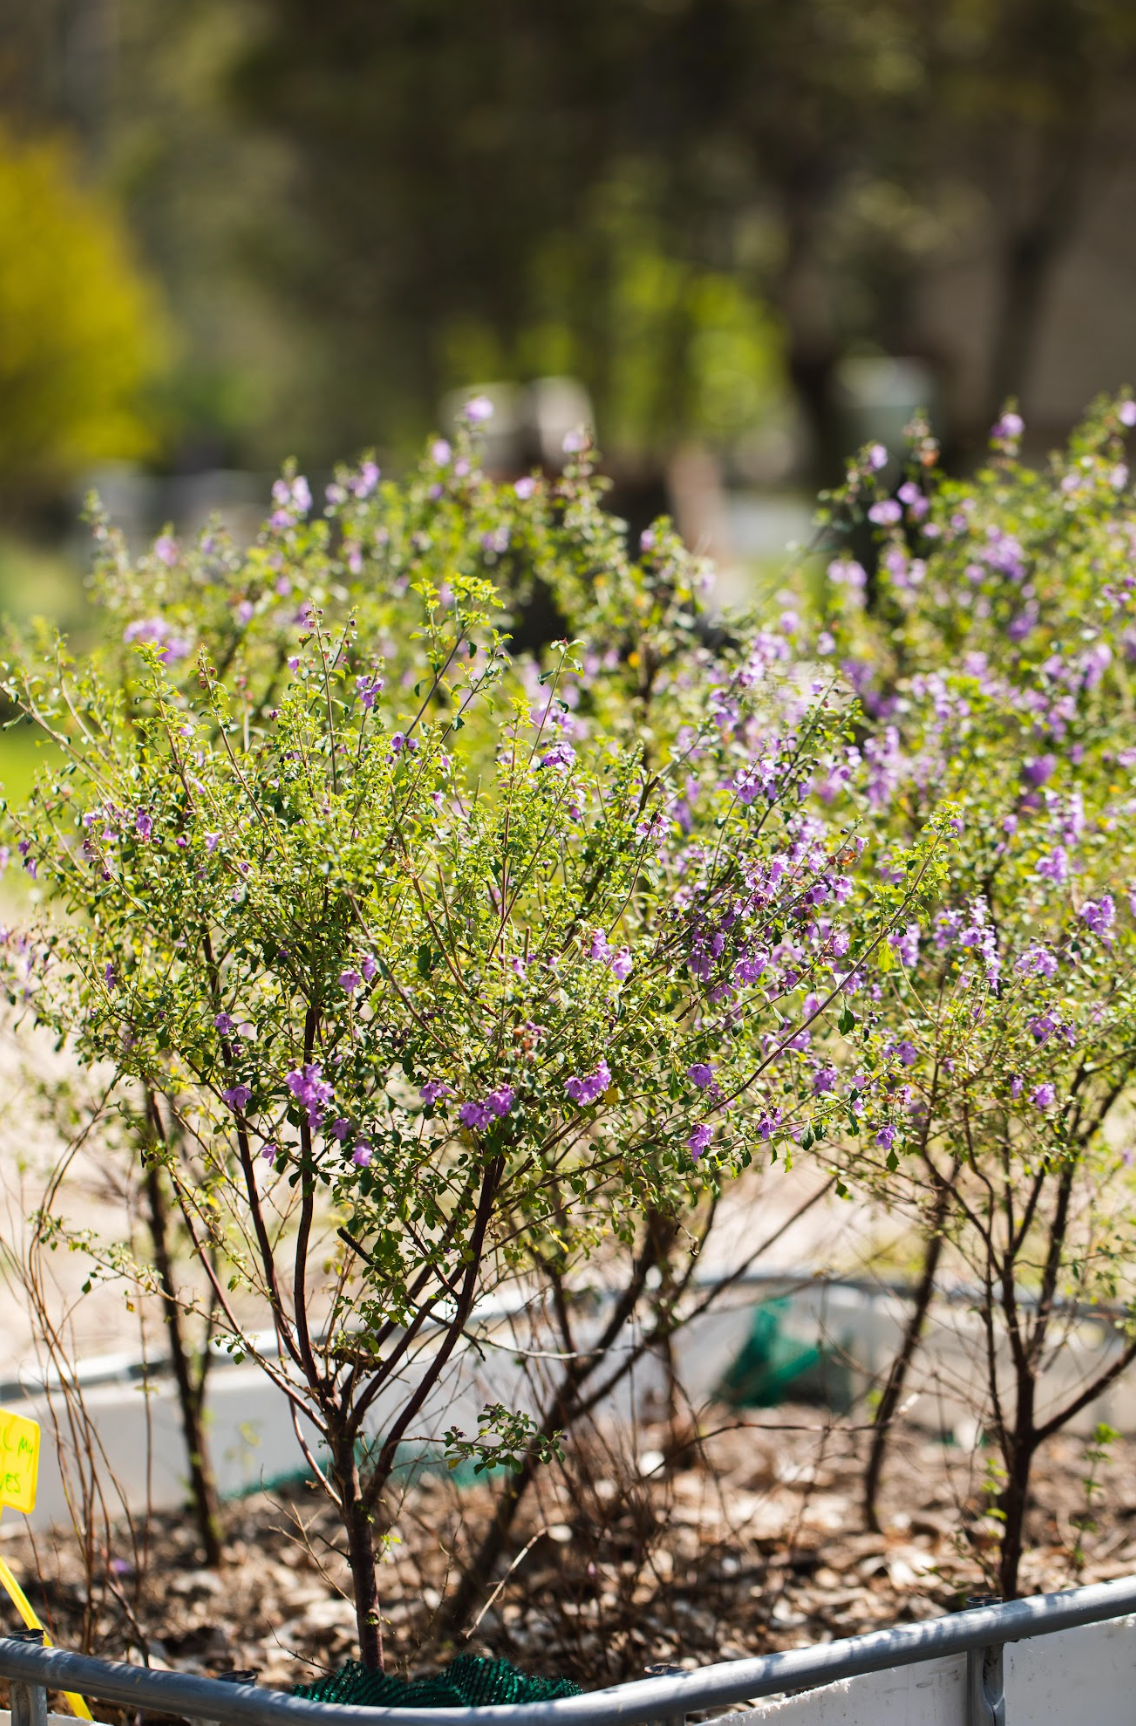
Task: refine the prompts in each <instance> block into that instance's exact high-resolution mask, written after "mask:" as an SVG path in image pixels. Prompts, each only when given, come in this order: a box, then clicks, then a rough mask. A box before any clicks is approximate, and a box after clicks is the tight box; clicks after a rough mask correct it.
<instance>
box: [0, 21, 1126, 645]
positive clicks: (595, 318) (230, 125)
mask: <svg viewBox="0 0 1136 1726" xmlns="http://www.w3.org/2000/svg"><path fill="white" fill-rule="evenodd" d="M1134 96H1136V7H1134V6H1133V5H1132V4H1131V0H540V4H539V5H536V6H533V5H531V4H520V3H519V0H483V3H482V4H481V5H479V6H477V7H461V6H454V5H453V4H452V3H451V0H383V3H382V4H381V5H375V4H374V3H373V0H318V3H317V0H181V3H180V4H179V5H177V6H176V7H170V6H169V5H168V4H165V3H164V0H36V4H35V5H31V6H30V5H28V4H27V3H26V0H0V606H3V607H5V608H7V609H9V610H11V609H15V610H17V611H19V610H26V609H28V608H29V607H32V606H35V607H38V608H40V609H45V608H46V609H49V610H52V611H54V612H55V613H56V614H57V615H62V616H64V617H67V616H68V614H69V610H74V609H75V607H76V606H77V604H78V600H77V598H76V597H75V596H76V594H77V592H78V588H77V584H76V583H74V582H73V578H72V576H70V575H69V574H68V571H69V570H72V569H77V568H78V567H79V565H78V563H77V561H76V560H77V559H78V558H79V555H80V553H79V546H80V545H81V541H80V540H79V539H77V538H76V537H75V530H74V527H73V523H74V520H75V517H76V514H77V510H78V507H79V500H80V499H81V496H82V494H83V491H84V490H85V488H86V487H87V486H88V485H90V484H92V483H94V484H97V485H98V486H99V488H100V489H101V491H102V492H103V495H104V498H105V499H106V501H107V503H108V505H109V506H110V508H111V511H112V513H113V514H115V515H116V516H117V517H119V518H120V519H121V520H123V522H124V523H125V525H127V527H128V528H129V530H130V531H131V533H132V534H133V535H134V536H135V537H139V538H140V537H142V536H143V535H146V534H149V533H152V532H155V531H157V530H158V529H159V528H160V527H161V526H162V525H163V524H164V522H166V521H167V520H169V521H172V522H173V523H174V525H175V526H176V527H177V528H179V529H189V528H192V527H193V526H194V525H196V524H198V523H200V522H201V521H203V520H204V519H205V518H206V517H207V516H208V514H209V512H210V510H212V509H214V508H219V509H221V510H222V512H223V513H224V514H225V515H226V516H227V517H228V518H229V519H230V521H232V522H233V523H234V525H236V526H237V527H238V529H239V528H241V526H242V525H243V524H246V523H247V524H251V523H252V522H253V521H255V519H256V515H257V512H258V510H259V509H260V507H261V504H262V502H263V501H264V499H265V497H266V495H267V488H268V481H269V476H270V475H271V473H272V471H273V470H274V469H276V468H277V467H278V465H279V463H280V462H281V461H282V460H283V459H284V458H285V457H287V456H290V455H294V456H296V457H297V458H298V459H299V460H300V461H301V462H302V463H303V464H305V466H306V467H307V468H308V469H309V471H311V472H313V473H314V474H316V475H319V474H322V473H324V472H326V471H327V470H328V469H329V468H330V467H331V465H332V463H333V462H334V461H335V460H336V459H339V458H343V457H350V456H354V455H355V454H357V453H358V451H359V450H360V448H362V447H372V448H375V449H377V450H378V451H379V452H380V458H381V459H383V460H384V461H386V462H387V463H388V464H389V463H395V464H397V463H399V462H401V461H404V460H406V459H408V458H409V457H410V456H411V455H412V453H413V451H414V449H415V446H416V444H417V443H418V442H419V441H420V440H421V439H422V437H423V436H424V435H425V434H426V433H427V432H428V431H429V430H430V429H431V428H432V427H434V426H436V425H438V424H439V423H441V422H442V420H443V419H444V416H445V415H446V413H447V411H448V403H450V402H452V400H453V392H455V391H462V390H464V389H468V388H470V387H472V386H484V385H493V386H494V387H493V390H492V392H491V393H493V395H494V398H495V400H496V403H497V407H498V413H497V416H496V419H495V422H494V439H493V443H492V446H491V450H490V455H491V459H492V460H493V461H494V462H495V463H497V464H498V465H499V466H500V467H501V469H502V470H503V471H510V470H520V469H521V468H523V467H526V466H528V465H530V464H532V463H534V462H543V463H545V464H554V463H555V460H556V456H557V451H558V449H559V446H560V442H561V440H562V437H563V431H564V429H565V426H567V425H570V424H572V423H574V422H577V421H579V420H580V419H588V420H591V421H594V424H595V427H596V430H597V433H598V437H599V440H600V443H601V445H602V448H603V450H604V451H605V457H606V460H607V462H608V464H609V467H610V471H611V473H612V476H613V478H614V480H615V481H616V491H615V498H616V502H617V504H618V505H619V507H620V508H621V509H622V510H623V512H624V513H625V514H626V515H627V516H628V518H629V519H630V520H631V521H632V522H633V523H635V524H639V523H640V522H641V521H644V520H646V519H647V518H648V517H649V516H650V515H651V514H653V513H654V512H655V511H656V510H658V509H661V508H663V507H669V508H671V509H672V510H673V511H674V513H675V514H676V516H677V518H678V521H679V524H680V526H681V527H682V528H683V530H684V532H686V533H687V535H688V537H689V538H691V539H692V540H695V541H697V542H699V543H700V544H701V545H703V546H704V547H705V548H706V549H708V550H710V551H713V552H716V553H717V554H719V555H721V556H723V557H725V559H726V560H727V561H730V560H734V561H739V560H741V561H744V559H745V558H747V557H748V558H758V559H760V558H761V557H763V556H768V555H770V554H772V553H774V552H776V551H777V550H778V549H779V548H780V547H781V546H782V545H783V544H784V543H785V541H786V539H788V538H790V537H792V536H793V535H794V533H796V532H799V531H800V527H801V525H802V524H803V523H804V522H807V519H808V507H809V498H810V496H811V494H812V492H813V491H814V490H815V488H816V486H817V485H818V484H824V483H825V482H827V481H829V480H831V479H833V478H834V477H836V476H838V475H839V473H840V471H841V459H842V457H843V455H844V454H845V453H846V452H847V451H848V450H849V449H851V448H852V447H853V446H855V445H857V444H859V443H861V442H863V441H864V440H865V439H866V438H868V437H877V436H879V437H883V438H884V439H885V441H886V440H888V439H894V438H895V437H896V436H897V435H898V433H899V431H900V430H901V428H902V426H903V425H904V423H905V421H906V420H907V418H908V417H909V415H910V414H911V412H912V410H913V409H915V408H916V407H917V406H924V407H926V408H927V409H928V410H929V411H930V412H931V415H932V418H933V421H934V423H935V425H936V428H937V429H938V431H939V433H940V435H941V436H942V438H943V439H944V443H945V447H946V450H947V453H948V459H949V460H950V461H951V462H953V463H955V464H957V465H959V466H965V465H966V464H967V462H968V461H970V460H972V459H973V458H974V455H975V454H976V452H977V451H978V450H979V449H980V447H981V443H982V439H983V437H984V435H985V432H986V429H987V427H988V426H989V425H990V423H991V421H992V420H993V419H994V418H995V417H996V414H997V411H998V409H999V407H1000V405H1001V404H1002V402H1003V400H1004V399H1005V398H1006V397H1008V396H1014V397H1016V398H1018V400H1019V402H1020V405H1021V410H1022V412H1023V413H1024V415H1025V417H1026V421H1027V426H1028V428H1029V433H1028V438H1029V441H1028V442H1027V450H1028V449H1029V448H1031V447H1032V448H1033V449H1034V450H1035V451H1036V452H1037V453H1042V452H1044V449H1045V448H1046V447H1047V445H1049V444H1050V443H1052V442H1053V441H1055V440H1057V439H1058V438H1059V437H1060V436H1061V435H1062V434H1063V433H1064V431H1065V430H1066V429H1067V427H1068V425H1069V424H1070V422H1071V421H1072V420H1073V419H1074V417H1075V416H1076V415H1077V413H1078V411H1079V410H1080V409H1081V408H1082V407H1083V405H1084V404H1085V402H1086V401H1087V400H1088V399H1089V398H1090V397H1092V395H1093V394H1094V393H1095V392H1097V391H1099V390H1104V389H1112V388H1114V387H1116V386H1117V385H1119V384H1121V383H1124V382H1132V381H1136V317H1134V316H1133V304H1134V298H1136V222H1133V220H1132V215H1133V211H1134V207H1136V102H1134V100H1133V98H1134Z"/></svg>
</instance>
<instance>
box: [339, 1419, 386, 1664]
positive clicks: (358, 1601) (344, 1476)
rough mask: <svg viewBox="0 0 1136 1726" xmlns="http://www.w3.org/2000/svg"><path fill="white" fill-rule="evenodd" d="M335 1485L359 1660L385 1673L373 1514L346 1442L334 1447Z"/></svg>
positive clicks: (357, 1466) (340, 1442) (350, 1445)
mask: <svg viewBox="0 0 1136 1726" xmlns="http://www.w3.org/2000/svg"><path fill="white" fill-rule="evenodd" d="M332 1454H333V1456H334V1458H335V1462H334V1474H335V1485H336V1488H337V1490H338V1492H339V1496H340V1501H341V1508H340V1513H339V1514H340V1519H341V1521H342V1524H343V1529H344V1532H345V1534H346V1535H347V1562H348V1564H349V1565H350V1566H351V1587H352V1592H353V1594H354V1597H355V1624H356V1627H357V1629H358V1633H359V1659H360V1660H361V1661H362V1663H363V1665H364V1666H369V1667H371V1668H372V1670H374V1671H378V1672H381V1671H382V1670H383V1627H382V1619H381V1617H380V1615H379V1572H378V1565H377V1564H376V1562H375V1541H374V1535H373V1532H372V1527H371V1514H370V1512H369V1511H368V1509H367V1506H366V1503H365V1501H364V1498H363V1492H362V1488H361V1485H360V1482H359V1465H358V1462H357V1461H356V1458H355V1447H354V1445H353V1444H352V1443H351V1442H350V1441H349V1440H345V1439H339V1440H337V1441H336V1442H335V1443H334V1445H333V1451H332Z"/></svg>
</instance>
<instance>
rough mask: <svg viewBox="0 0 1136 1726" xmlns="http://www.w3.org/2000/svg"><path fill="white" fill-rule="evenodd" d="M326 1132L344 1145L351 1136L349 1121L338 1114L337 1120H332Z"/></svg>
mask: <svg viewBox="0 0 1136 1726" xmlns="http://www.w3.org/2000/svg"><path fill="white" fill-rule="evenodd" d="M328 1132H329V1135H330V1137H331V1138H333V1139H338V1140H339V1142H340V1144H341V1145H345V1144H346V1143H347V1140H348V1139H349V1137H350V1136H351V1122H350V1121H349V1120H347V1119H346V1117H345V1116H343V1115H340V1117H339V1119H338V1120H335V1121H332V1123H331V1126H330V1128H329V1129H328Z"/></svg>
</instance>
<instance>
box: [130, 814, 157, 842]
mask: <svg viewBox="0 0 1136 1726" xmlns="http://www.w3.org/2000/svg"><path fill="white" fill-rule="evenodd" d="M134 831H135V832H136V833H137V835H138V837H139V839H149V837H150V835H151V833H152V832H153V831H154V823H153V821H152V820H151V819H150V816H149V814H148V813H147V811H146V810H145V809H140V810H139V811H138V813H137V815H136V816H135V817H134Z"/></svg>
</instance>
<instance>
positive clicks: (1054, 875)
mask: <svg viewBox="0 0 1136 1726" xmlns="http://www.w3.org/2000/svg"><path fill="white" fill-rule="evenodd" d="M1037 872H1038V874H1039V875H1043V876H1044V877H1045V879H1046V880H1047V881H1055V882H1056V883H1057V885H1058V886H1060V885H1061V883H1062V882H1063V881H1067V880H1068V878H1069V857H1068V853H1067V852H1066V850H1065V847H1064V846H1063V845H1055V846H1054V847H1053V850H1052V851H1050V852H1049V853H1048V855H1047V856H1045V857H1042V858H1041V859H1040V860H1039V862H1038V865H1037Z"/></svg>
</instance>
